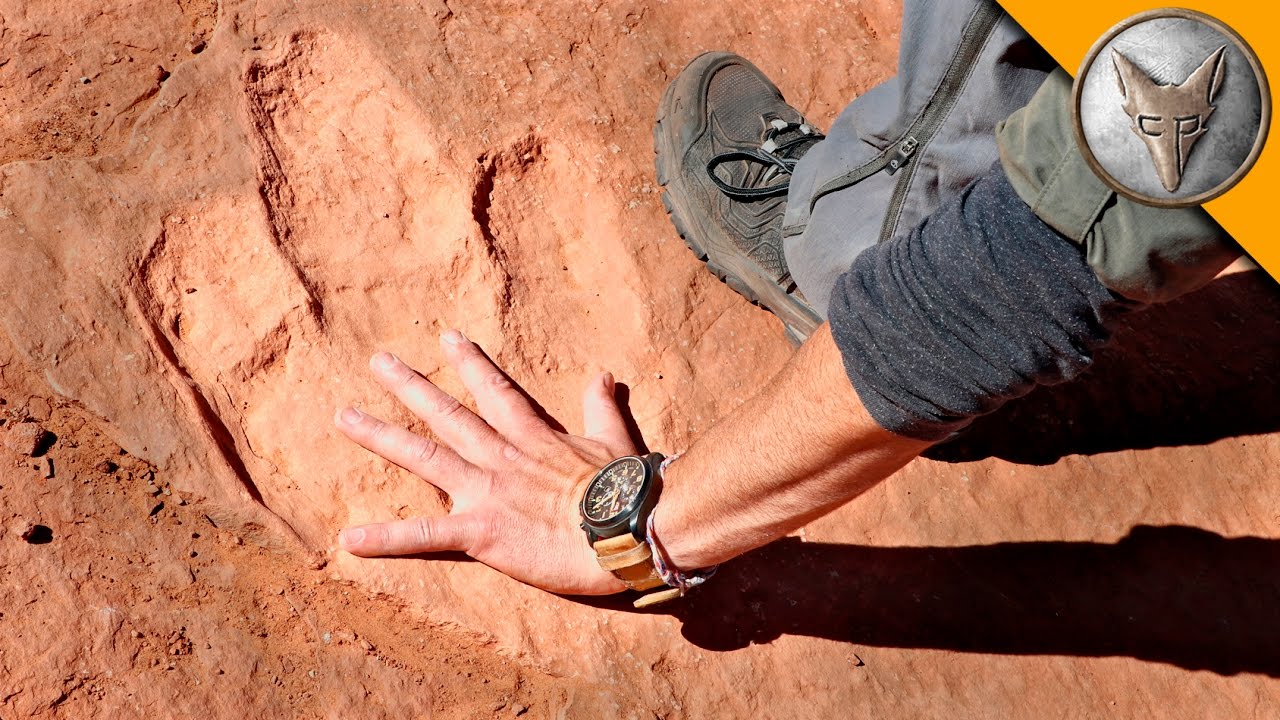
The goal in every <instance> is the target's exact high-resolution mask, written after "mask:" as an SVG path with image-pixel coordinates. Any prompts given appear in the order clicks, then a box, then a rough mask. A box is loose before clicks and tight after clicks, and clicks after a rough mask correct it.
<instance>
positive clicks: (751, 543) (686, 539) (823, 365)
mask: <svg viewBox="0 0 1280 720" xmlns="http://www.w3.org/2000/svg"><path fill="white" fill-rule="evenodd" d="M929 445H930V443H927V442H923V441H920V440H912V439H909V438H905V437H902V436H900V435H894V434H893V433H890V432H889V431H887V430H884V429H883V428H881V427H880V426H879V425H878V424H876V422H875V420H873V419H872V418H871V416H870V415H868V414H867V411H866V409H865V408H864V407H863V406H862V402H861V401H860V400H859V399H858V395H857V393H856V392H854V389H853V387H852V386H851V385H850V384H849V379H848V377H846V376H845V372H844V366H843V365H842V363H841V358H840V352H839V350H838V349H837V348H836V346H835V343H834V342H833V341H832V339H831V331H830V329H829V327H828V326H827V325H825V324H824V325H822V326H821V327H820V328H818V330H817V331H816V332H815V333H814V334H813V337H811V338H810V339H809V341H808V342H806V343H805V344H804V346H802V347H801V348H800V350H799V351H798V352H797V353H796V355H795V356H794V357H793V358H792V359H791V361H790V362H789V363H787V365H786V366H785V367H784V368H783V369H782V371H781V372H779V373H778V375H777V377H775V378H774V380H773V382H771V383H770V384H769V385H768V386H767V387H765V388H764V389H763V390H762V391H761V392H760V393H758V394H757V395H756V396H755V397H753V398H751V399H750V400H749V401H747V402H746V403H745V404H744V405H742V407H740V408H738V409H737V410H735V411H734V412H733V413H731V414H730V415H729V416H728V417H726V418H724V419H723V420H721V421H720V422H719V423H717V424H716V425H715V427H713V428H711V430H710V431H708V432H707V433H706V434H705V435H703V436H702V437H700V438H698V440H697V441H696V442H695V443H694V445H693V447H691V448H689V451H688V452H687V453H686V454H685V455H683V456H682V457H681V458H680V459H679V460H677V461H676V462H674V463H672V464H671V465H670V466H669V467H668V468H667V473H666V484H665V489H664V491H663V494H662V499H661V501H660V502H659V503H658V508H657V510H656V511H655V512H656V516H655V519H654V530H655V532H656V533H657V535H658V537H659V538H660V539H661V540H662V543H663V545H664V547H665V548H666V550H667V552H668V554H669V555H670V556H671V560H672V562H673V563H675V565H676V566H677V567H680V568H690V569H691V568H699V567H706V566H709V565H714V564H717V563H721V562H724V561H726V560H729V559H730V558H733V557H736V556H737V555H741V554H742V553H744V552H746V551H748V550H751V549H753V548H757V547H759V546H761V545H764V544H766V543H769V542H772V541H774V540H777V539H778V538H780V537H782V536H784V535H786V534H787V533H788V532H791V531H792V530H795V529H797V528H799V527H801V526H802V525H804V524H805V523H807V522H809V521H810V520H813V519H814V518H817V517H820V516H822V515H825V514H826V513H828V512H831V511H832V510H834V509H835V508H837V507H839V506H840V505H843V504H844V503H846V502H848V501H849V500H851V499H853V498H854V497H857V496H858V495H860V494H861V493H863V492H864V491H866V490H867V489H868V488H870V487H871V486H873V485H875V484H876V483H878V482H880V481H881V480H883V479H885V478H886V477H888V476H889V475H891V474H892V473H893V472H895V471H896V470H897V469H898V468H900V467H902V466H903V465H905V464H906V463H907V462H909V461H910V460H911V459H912V458H914V457H916V456H917V455H919V454H920V453H921V452H922V451H923V450H924V449H925V448H927V447H928V446H929Z"/></svg>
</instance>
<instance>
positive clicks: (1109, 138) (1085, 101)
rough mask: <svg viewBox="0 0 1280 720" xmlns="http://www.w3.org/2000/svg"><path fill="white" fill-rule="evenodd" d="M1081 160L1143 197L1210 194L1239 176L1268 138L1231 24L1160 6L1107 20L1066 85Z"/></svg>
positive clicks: (1259, 95)
mask: <svg viewBox="0 0 1280 720" xmlns="http://www.w3.org/2000/svg"><path fill="white" fill-rule="evenodd" d="M1071 100H1072V110H1071V114H1072V121H1073V123H1074V124H1075V133H1076V142H1077V143H1079V145H1080V150H1081V152H1082V153H1084V157H1085V160H1086V161H1088V163H1089V165H1090V166H1091V167H1092V168H1093V171H1094V172H1095V173H1097V174H1098V177H1100V178H1102V180H1103V181H1104V182H1106V183H1107V185H1110V186H1111V188H1112V189H1113V190H1115V191H1116V192H1118V193H1120V194H1121V195H1123V196H1125V197H1127V198H1130V199H1132V200H1136V201H1138V202H1141V203H1145V204H1147V205H1156V206H1161V207H1186V206H1189V205H1199V204H1200V203H1203V202H1206V201H1208V200H1211V199H1213V198H1215V197H1217V196H1219V195H1221V194H1222V193H1224V192H1226V191H1227V190H1229V189H1231V187H1232V186H1233V185H1235V184H1236V183H1237V182H1239V181H1240V179H1241V178H1243V177H1244V175H1245V173H1247V172H1249V169H1250V168H1251V167H1253V163H1254V162H1255V161H1256V160H1257V159H1258V154H1259V153H1261V152H1262V146H1263V144H1264V143H1265V142H1266V139H1267V128H1268V126H1269V125H1270V121H1271V92H1270V90H1269V89H1268V87H1267V78H1266V75H1264V74H1263V72H1262V64H1261V63H1260V62H1258V56H1257V55H1255V54H1254V52H1253V49H1252V48H1250V47H1249V44H1248V43H1246V42H1245V41H1244V39H1243V38H1241V37H1240V36H1239V35H1238V34H1236V32H1235V31H1234V30H1232V29H1231V28H1229V27H1227V26H1226V25H1224V24H1222V23H1221V22H1219V21H1218V20H1215V19H1214V18H1212V17H1209V16H1208V15H1204V14H1203V13H1198V12H1194V11H1191V10H1182V9H1175V8H1166V9H1162V10H1151V11H1148V12H1144V13H1139V14H1137V15H1134V16H1133V17H1131V18H1129V19H1127V20H1125V21H1124V22H1121V23H1120V24H1119V25H1116V26H1115V27H1113V28H1111V30H1109V31H1108V32H1107V33H1106V34H1105V35H1103V36H1102V39H1100V40H1099V41H1098V42H1097V43H1095V44H1094V46H1093V49H1091V50H1090V51H1089V54H1088V56H1087V57H1085V60H1084V64H1083V65H1081V66H1080V72H1078V73H1077V74H1076V80H1075V86H1074V87H1073V88H1072V98H1071Z"/></svg>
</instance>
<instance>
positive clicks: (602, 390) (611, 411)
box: [582, 373, 635, 453]
mask: <svg viewBox="0 0 1280 720" xmlns="http://www.w3.org/2000/svg"><path fill="white" fill-rule="evenodd" d="M615 389H616V387H615V385H614V382H613V375H612V374H611V373H603V374H601V375H600V376H599V377H597V378H596V379H595V380H593V381H592V382H590V383H587V389H586V390H585V391H584V392H583V394H582V424H583V427H584V430H585V432H584V435H585V437H586V438H587V439H589V440H595V441H596V442H600V443H604V444H605V445H606V446H608V447H609V449H611V450H614V451H617V452H623V453H627V452H634V450H635V447H634V444H633V443H632V442H631V434H630V433H628V432H627V422H626V420H624V419H623V417H622V410H621V409H619V408H618V398H617V395H616V394H615Z"/></svg>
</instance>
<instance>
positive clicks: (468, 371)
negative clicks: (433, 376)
mask: <svg viewBox="0 0 1280 720" xmlns="http://www.w3.org/2000/svg"><path fill="white" fill-rule="evenodd" d="M440 347H441V349H442V350H443V351H444V357H445V360H447V361H448V363H449V365H451V366H452V367H453V369H454V370H456V371H457V373H458V377H460V378H462V384H463V385H465V386H466V388H467V391H468V392H470V393H471V397H473V398H475V401H476V409H478V410H479V411H480V415H481V416H482V417H483V418H484V419H485V421H486V422H488V423H489V425H490V426H492V427H493V429H495V430H497V431H498V432H499V433H501V434H502V435H503V437H505V438H507V440H509V441H510V442H512V443H514V444H516V445H520V444H521V441H522V440H528V439H534V436H536V435H538V434H544V435H549V434H550V433H551V432H552V430H551V426H550V425H548V424H547V422H546V421H545V420H543V419H542V417H541V416H539V415H538V411H537V410H536V409H535V408H534V406H533V403H531V402H529V398H528V397H527V396H526V395H525V394H524V393H523V392H521V391H520V389H519V388H517V387H516V386H515V384H514V383H512V382H511V379H510V378H508V377H507V374H506V373H504V372H503V371H502V369H501V368H499V367H498V366H497V365H495V364H493V361H492V360H490V359H489V357H488V356H487V355H485V354H484V351H482V350H481V349H480V346H479V345H476V344H475V343H473V342H471V341H470V340H468V339H467V337H466V336H465V335H463V334H462V333H460V332H458V331H457V330H449V331H447V332H445V333H444V334H443V335H441V336H440Z"/></svg>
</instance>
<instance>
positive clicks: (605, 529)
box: [578, 455, 657, 543]
mask: <svg viewBox="0 0 1280 720" xmlns="http://www.w3.org/2000/svg"><path fill="white" fill-rule="evenodd" d="M629 460H638V461H639V462H640V466H641V467H643V468H644V479H642V480H641V481H640V490H639V491H638V492H637V493H636V496H635V497H634V498H632V499H631V502H629V503H627V505H626V507H624V508H623V509H622V510H620V511H618V512H617V513H616V514H614V515H611V516H610V517H609V518H607V519H605V520H592V519H591V518H590V516H588V515H587V498H588V497H589V496H590V495H591V489H592V488H593V487H595V484H596V482H598V481H599V480H600V478H601V476H603V475H604V474H605V473H606V472H608V471H609V470H610V469H611V468H613V467H615V466H617V465H619V464H620V463H622V462H625V461H629ZM656 479H657V472H656V471H655V470H654V467H653V464H652V463H650V462H649V459H648V458H647V457H645V456H641V455H623V456H622V457H620V458H615V459H614V460H612V461H610V462H609V464H608V465H605V466H604V467H602V468H600V469H599V470H597V471H596V474H595V475H592V476H591V481H590V482H588V483H587V485H586V487H585V488H584V489H583V491H582V498H581V499H580V500H579V501H578V515H579V516H581V517H582V529H583V530H585V531H586V533H587V536H588V537H589V538H590V540H591V542H593V543H594V542H595V541H596V540H599V539H603V538H611V537H617V536H619V535H622V534H624V533H627V532H630V533H631V534H632V535H633V536H635V537H636V539H637V540H643V539H644V525H643V523H641V522H638V521H639V520H640V519H641V518H642V517H643V516H645V515H647V514H648V513H647V510H652V509H653V508H652V505H653V503H652V502H651V499H654V500H656V498H657V493H655V492H654V491H653V490H654V485H655V481H656Z"/></svg>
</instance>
